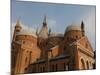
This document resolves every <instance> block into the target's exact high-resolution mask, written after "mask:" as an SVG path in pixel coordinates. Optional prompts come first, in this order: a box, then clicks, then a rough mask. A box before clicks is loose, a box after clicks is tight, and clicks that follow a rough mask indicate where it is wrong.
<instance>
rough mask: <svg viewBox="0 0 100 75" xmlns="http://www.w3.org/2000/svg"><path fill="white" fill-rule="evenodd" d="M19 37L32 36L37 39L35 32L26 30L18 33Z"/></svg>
mask: <svg viewBox="0 0 100 75" xmlns="http://www.w3.org/2000/svg"><path fill="white" fill-rule="evenodd" d="M17 35H32V36H34V37H37V36H36V34H35V33H34V32H33V31H31V30H25V29H24V30H21V31H20V32H18V33H17Z"/></svg>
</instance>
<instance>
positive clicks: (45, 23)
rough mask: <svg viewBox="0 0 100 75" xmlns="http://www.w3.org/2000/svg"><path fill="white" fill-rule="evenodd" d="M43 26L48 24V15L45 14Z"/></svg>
mask: <svg viewBox="0 0 100 75" xmlns="http://www.w3.org/2000/svg"><path fill="white" fill-rule="evenodd" d="M43 26H47V22H46V15H45V16H44V20H43Z"/></svg>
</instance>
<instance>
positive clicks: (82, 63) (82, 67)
mask: <svg viewBox="0 0 100 75" xmlns="http://www.w3.org/2000/svg"><path fill="white" fill-rule="evenodd" d="M81 69H82V70H84V69H85V63H84V60H83V59H81Z"/></svg>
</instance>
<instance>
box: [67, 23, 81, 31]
mask: <svg viewBox="0 0 100 75" xmlns="http://www.w3.org/2000/svg"><path fill="white" fill-rule="evenodd" d="M72 30H78V31H81V27H80V26H76V25H70V26H68V27H67V28H66V31H65V32H68V31H72Z"/></svg>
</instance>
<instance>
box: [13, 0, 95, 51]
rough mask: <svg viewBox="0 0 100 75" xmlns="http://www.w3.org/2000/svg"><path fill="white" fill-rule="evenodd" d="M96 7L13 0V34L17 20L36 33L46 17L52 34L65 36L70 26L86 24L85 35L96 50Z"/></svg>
mask: <svg viewBox="0 0 100 75" xmlns="http://www.w3.org/2000/svg"><path fill="white" fill-rule="evenodd" d="M95 10H96V7H95V6H91V5H71V4H54V3H38V2H23V1H15V0H12V3H11V24H12V25H11V28H12V33H13V30H14V26H15V24H16V22H17V20H20V22H21V23H22V24H23V27H24V28H26V29H31V30H33V31H36V29H37V28H41V26H42V22H43V19H44V16H45V15H46V17H47V24H48V27H49V28H50V29H51V32H57V33H62V34H64V32H65V30H66V27H68V26H69V25H72V24H74V25H79V26H80V24H81V22H82V21H83V22H84V24H85V34H86V36H87V37H88V39H89V41H90V43H91V44H92V47H93V49H94V50H95V43H96V42H95V41H96V40H95V38H96V37H95V35H96V32H95V31H96V30H95V29H96V27H95V26H96V23H95Z"/></svg>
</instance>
